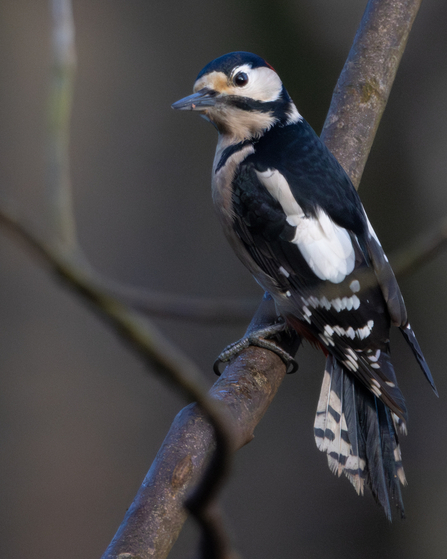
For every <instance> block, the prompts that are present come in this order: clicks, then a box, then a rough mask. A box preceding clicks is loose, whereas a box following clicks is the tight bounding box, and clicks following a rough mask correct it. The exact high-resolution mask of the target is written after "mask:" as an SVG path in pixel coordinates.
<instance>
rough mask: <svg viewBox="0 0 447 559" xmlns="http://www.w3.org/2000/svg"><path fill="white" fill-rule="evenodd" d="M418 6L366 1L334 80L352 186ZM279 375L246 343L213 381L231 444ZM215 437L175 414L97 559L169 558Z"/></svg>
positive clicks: (336, 121)
mask: <svg viewBox="0 0 447 559" xmlns="http://www.w3.org/2000/svg"><path fill="white" fill-rule="evenodd" d="M419 5H420V0H412V1H411V0H410V1H403V0H393V1H390V0H388V1H386V0H371V1H370V2H369V3H368V6H367V8H366V11H365V14H364V17H363V19H362V22H361V25H360V28H359V30H358V32H357V35H356V37H355V40H354V44H353V46H352V49H351V51H350V53H349V56H348V59H347V61H346V64H345V67H344V68H343V71H342V73H341V75H340V78H339V81H338V83H337V86H336V89H335V92H334V96H333V99H332V103H331V107H330V110H329V113H328V117H327V120H326V123H325V126H324V130H323V134H322V138H323V140H324V142H325V143H326V144H327V146H328V147H329V149H330V150H331V151H332V152H333V153H334V154H335V156H336V157H337V159H338V160H339V161H340V163H341V164H342V165H343V167H344V168H345V169H346V171H347V172H348V174H349V176H350V177H351V179H352V180H353V182H354V184H355V186H356V187H358V184H359V182H360V178H361V176H362V172H363V169H364V166H365V163H366V160H367V157H368V154H369V151H370V148H371V145H372V142H373V140H374V136H375V133H376V130H377V127H378V124H379V122H380V118H381V116H382V113H383V110H384V108H385V105H386V102H387V99H388V96H389V93H390V90H391V86H392V84H393V81H394V77H395V75H396V71H397V68H398V65H399V62H400V59H401V56H402V54H403V51H404V49H405V45H406V42H407V38H408V35H409V32H410V30H411V26H412V24H413V21H414V18H415V16H416V14H417V11H418V9H419ZM265 310H267V314H265V315H264V311H265ZM270 313H271V302H268V300H266V298H264V300H263V302H262V303H261V306H260V307H259V309H258V311H257V315H256V317H257V318H256V317H255V319H254V321H253V322H252V324H251V326H250V328H249V329H251V328H253V326H254V325H256V323H259V322H260V323H266V322H268V317H269V315H270ZM283 341H284V342H285V343H286V345H287V343H289V344H291V345H292V346H293V344H295V345H296V344H297V343H298V342H297V340H296V339H295V340H290V339H288V340H283ZM289 347H291V346H290V345H289ZM284 376H285V366H284V364H283V363H282V361H281V360H280V359H279V358H278V357H277V356H276V355H275V354H273V353H271V352H269V351H266V350H263V349H259V348H254V347H251V348H249V349H247V350H245V351H243V352H242V353H241V354H240V355H239V357H238V358H237V359H236V360H235V361H234V362H233V363H232V364H231V365H230V366H229V367H227V369H226V370H225V372H224V374H223V375H222V377H220V379H219V380H218V381H217V382H216V384H215V385H214V386H213V388H212V389H211V396H212V398H215V399H216V400H219V401H220V402H222V403H223V404H224V406H225V407H226V408H227V410H228V412H229V418H230V419H229V421H231V422H232V426H231V427H232V429H231V430H232V431H233V432H234V433H235V449H237V448H240V447H241V446H243V445H244V444H246V443H247V442H249V441H250V440H251V437H252V433H253V430H254V428H255V426H256V425H257V423H258V422H259V420H260V419H261V417H262V416H263V414H264V413H265V411H266V409H267V408H268V406H269V404H270V402H271V401H272V399H273V397H274V395H275V393H276V391H277V389H278V387H279V385H280V384H281V381H282V380H283V378H284ZM213 440H214V439H213V433H212V429H211V427H210V426H209V424H208V422H207V420H206V419H205V418H204V417H203V415H202V413H201V412H200V410H199V409H197V407H196V406H195V405H190V406H188V407H186V408H185V409H184V410H182V411H181V412H180V413H179V415H178V416H177V417H176V419H175V421H174V423H173V425H172V427H171V430H170V431H169V433H168V435H167V437H166V439H165V441H164V443H163V445H162V448H161V449H160V451H159V453H158V455H157V457H156V459H155V461H154V464H153V465H152V467H151V469H150V471H149V473H148V474H147V476H146V478H145V480H144V482H143V485H142V486H141V488H140V490H139V492H138V494H137V496H136V498H135V500H134V502H133V503H132V505H131V507H130V509H129V511H128V512H127V514H126V517H125V519H124V521H123V523H122V525H121V527H120V528H119V530H118V532H117V534H116V536H115V538H114V539H113V541H112V542H111V544H110V546H109V547H108V549H107V551H106V552H105V554H104V555H103V559H112V558H117V557H120V558H121V559H124V557H126V558H132V557H134V558H136V557H140V558H141V559H146V558H149V557H151V558H157V559H163V558H165V557H166V556H167V555H168V553H169V550H170V549H171V546H172V545H173V543H174V541H175V540H176V538H177V535H178V533H179V531H180V529H181V526H182V524H183V522H184V520H185V518H186V514H185V512H184V509H183V506H182V503H183V502H184V499H185V496H186V495H187V494H188V493H189V492H190V491H191V489H192V488H193V487H194V485H195V484H196V482H197V480H198V479H199V477H200V474H201V473H202V472H203V471H204V468H205V466H206V462H207V459H208V458H209V456H210V455H211V452H212V450H213V448H214V446H213Z"/></svg>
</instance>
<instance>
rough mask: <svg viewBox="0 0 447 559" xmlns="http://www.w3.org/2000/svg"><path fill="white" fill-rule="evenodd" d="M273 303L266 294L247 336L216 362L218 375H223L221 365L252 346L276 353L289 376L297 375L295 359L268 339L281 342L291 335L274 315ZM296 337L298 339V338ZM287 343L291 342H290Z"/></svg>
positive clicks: (222, 354)
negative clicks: (275, 339)
mask: <svg viewBox="0 0 447 559" xmlns="http://www.w3.org/2000/svg"><path fill="white" fill-rule="evenodd" d="M272 303H273V302H272V300H271V297H270V295H269V294H268V293H266V294H265V296H264V299H263V302H262V304H261V306H260V307H259V309H258V311H257V313H256V314H255V316H254V317H253V320H252V322H251V324H250V326H249V327H248V329H247V332H246V333H245V336H244V337H243V338H241V339H240V340H238V341H237V342H234V343H232V344H230V345H229V346H227V347H226V348H225V349H224V350H223V351H222V353H221V354H220V355H219V357H218V358H217V359H216V361H215V362H214V366H213V369H214V372H215V373H216V375H220V374H221V371H220V370H219V367H220V365H221V363H227V362H228V361H230V360H231V359H232V358H233V357H236V356H237V355H238V354H239V353H240V352H241V351H242V350H243V349H245V348H247V347H249V346H251V345H252V346H257V347H262V348H264V349H268V350H270V351H273V352H274V353H276V355H278V357H279V358H280V359H281V360H282V361H283V362H284V363H285V365H286V367H287V373H288V374H291V373H295V372H296V371H297V370H298V363H297V362H296V361H295V359H294V357H292V355H290V353H289V352H288V351H286V350H285V349H283V348H282V347H280V345H279V343H276V342H275V341H273V340H271V339H268V338H275V337H276V338H277V341H278V342H281V338H280V335H282V336H281V337H282V338H283V337H286V338H288V337H290V335H291V333H290V330H289V329H288V327H287V324H286V323H285V322H284V320H283V319H282V318H279V317H278V316H277V315H276V312H275V313H274V314H273V313H272V310H274V306H273V307H272ZM294 337H295V338H296V336H294ZM282 341H284V340H282ZM287 341H289V342H290V340H287ZM286 345H287V346H288V345H289V344H287V343H286ZM296 349H297V347H295V351H296Z"/></svg>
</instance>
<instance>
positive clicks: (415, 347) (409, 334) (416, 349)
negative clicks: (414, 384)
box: [400, 322, 439, 396]
mask: <svg viewBox="0 0 447 559" xmlns="http://www.w3.org/2000/svg"><path fill="white" fill-rule="evenodd" d="M400 331H401V332H402V334H403V336H404V338H405V339H406V340H407V343H408V345H409V346H410V347H411V349H412V351H413V354H414V356H415V357H416V360H417V362H418V363H419V366H420V367H421V369H422V371H423V373H424V375H425V378H426V379H427V380H428V382H429V383H430V385H431V387H432V388H433V392H434V393H435V394H436V396H439V394H438V391H437V390H436V386H435V381H434V380H433V377H432V375H431V372H430V369H429V368H428V365H427V361H425V357H424V354H423V353H422V350H421V348H420V346H419V343H418V341H417V339H416V336H415V334H414V332H413V329H412V328H411V326H410V324H409V323H408V322H407V324H405V326H401V327H400Z"/></svg>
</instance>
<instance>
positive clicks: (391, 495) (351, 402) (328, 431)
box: [314, 355, 406, 520]
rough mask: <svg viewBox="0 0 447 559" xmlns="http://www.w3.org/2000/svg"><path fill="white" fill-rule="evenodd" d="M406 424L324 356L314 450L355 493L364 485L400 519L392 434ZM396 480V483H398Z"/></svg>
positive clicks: (399, 475)
mask: <svg viewBox="0 0 447 559" xmlns="http://www.w3.org/2000/svg"><path fill="white" fill-rule="evenodd" d="M404 425H405V423H404V422H403V421H402V419H400V418H398V417H397V416H396V415H395V414H393V413H392V412H391V411H390V410H389V409H388V407H387V406H386V405H385V404H384V403H383V402H382V401H381V400H380V399H379V398H377V397H376V396H375V395H374V394H373V393H371V392H370V391H369V390H368V389H367V388H366V387H365V386H364V385H363V384H362V383H361V382H359V381H358V380H356V379H355V378H354V377H353V375H352V374H351V373H349V372H348V371H347V370H346V369H345V368H344V367H343V365H341V364H340V362H339V361H337V360H336V359H335V358H334V357H333V356H331V355H329V356H328V358H327V363H326V371H325V373H324V379H323V385H322V388H321V394H320V399H319V402H318V407H317V414H316V418H315V425H314V432H315V440H316V443H317V447H318V448H319V449H320V450H322V451H323V452H326V453H327V457H328V464H329V467H330V469H331V471H332V472H334V473H336V474H338V475H339V476H340V475H341V474H342V473H343V474H344V475H345V476H346V477H347V478H348V479H349V481H350V482H351V483H352V485H353V486H354V488H355V490H356V491H357V493H358V494H359V495H361V494H363V492H364V487H365V485H366V486H368V487H369V488H370V490H371V492H372V494H373V496H374V498H375V500H376V501H377V502H378V503H379V504H380V505H381V506H382V507H383V508H384V511H385V514H386V516H387V517H388V518H389V519H390V520H391V503H394V504H395V505H396V506H397V508H398V510H399V511H400V513H401V516H402V517H404V506H403V501H402V495H401V491H400V483H402V484H405V483H406V481H405V474H404V471H403V467H402V459H401V453H400V447H399V442H398V436H397V431H398V430H399V431H401V432H404V431H403V426H404ZM399 482H400V483H399Z"/></svg>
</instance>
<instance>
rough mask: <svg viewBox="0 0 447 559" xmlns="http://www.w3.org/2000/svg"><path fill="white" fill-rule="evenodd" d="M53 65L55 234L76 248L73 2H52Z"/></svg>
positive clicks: (50, 106) (50, 194)
mask: <svg viewBox="0 0 447 559" xmlns="http://www.w3.org/2000/svg"><path fill="white" fill-rule="evenodd" d="M51 13H52V16H53V40H52V46H53V65H52V75H51V86H50V92H49V103H48V117H49V118H48V120H49V137H48V187H47V188H48V207H49V210H50V215H49V222H50V224H51V228H52V231H51V233H52V234H53V235H55V237H56V238H58V239H59V240H60V242H62V243H63V244H64V245H65V246H66V249H67V250H68V249H72V250H74V249H75V245H76V226H75V220H74V214H73V202H72V192H71V181H70V164H69V151H68V148H69V141H70V116H71V107H72V98H73V84H74V75H75V69H76V51H75V44H74V36H75V30H74V22H73V11H72V7H71V2H70V0H51Z"/></svg>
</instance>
